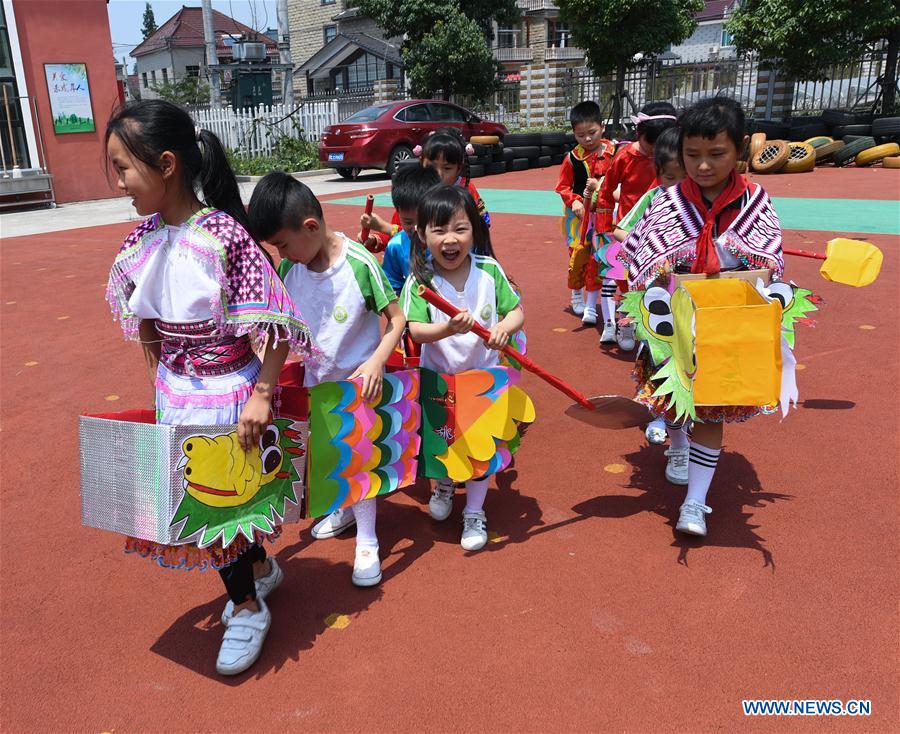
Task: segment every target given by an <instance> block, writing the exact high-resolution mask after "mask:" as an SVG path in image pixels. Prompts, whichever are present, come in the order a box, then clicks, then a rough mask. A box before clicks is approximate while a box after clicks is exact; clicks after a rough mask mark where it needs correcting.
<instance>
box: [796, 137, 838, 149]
mask: <svg viewBox="0 0 900 734" xmlns="http://www.w3.org/2000/svg"><path fill="white" fill-rule="evenodd" d="M803 142H804V143H809V144H810V145H811V146H812V147H813V148H818V147H819V146H820V145H827V144H828V143H833V142H834V138H829V137H828V136H827V135H816V137H814V138H808V139H807V140H804V141H803Z"/></svg>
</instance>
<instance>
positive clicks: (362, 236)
mask: <svg viewBox="0 0 900 734" xmlns="http://www.w3.org/2000/svg"><path fill="white" fill-rule="evenodd" d="M374 206H375V197H374V196H372V194H369V195H368V196H367V197H366V216H369V215H371V214H372V207H374ZM367 239H369V228H368V227H363V230H362V232H360V233H359V241H360V242H362V244H366V240H367Z"/></svg>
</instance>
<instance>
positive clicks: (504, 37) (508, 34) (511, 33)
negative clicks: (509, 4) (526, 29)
mask: <svg viewBox="0 0 900 734" xmlns="http://www.w3.org/2000/svg"><path fill="white" fill-rule="evenodd" d="M521 46H522V29H521V28H519V27H518V26H513V25H501V26H497V48H519V47H521Z"/></svg>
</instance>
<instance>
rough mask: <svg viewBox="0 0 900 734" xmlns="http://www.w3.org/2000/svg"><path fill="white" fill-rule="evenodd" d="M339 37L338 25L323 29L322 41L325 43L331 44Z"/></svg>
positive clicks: (327, 26)
mask: <svg viewBox="0 0 900 734" xmlns="http://www.w3.org/2000/svg"><path fill="white" fill-rule="evenodd" d="M336 35H337V26H336V25H326V26H323V27H322V40H323V41H325V43H326V44H327V43H330V42H331V41H333V40H334V37H335V36H336Z"/></svg>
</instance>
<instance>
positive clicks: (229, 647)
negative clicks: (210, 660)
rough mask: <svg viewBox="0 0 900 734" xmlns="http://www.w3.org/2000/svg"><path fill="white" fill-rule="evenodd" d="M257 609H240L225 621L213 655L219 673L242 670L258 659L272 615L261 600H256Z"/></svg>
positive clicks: (234, 672) (233, 673)
mask: <svg viewBox="0 0 900 734" xmlns="http://www.w3.org/2000/svg"><path fill="white" fill-rule="evenodd" d="M256 603H257V604H258V605H259V611H258V612H251V611H250V610H249V609H242V610H241V611H239V612H238V613H237V614H235V615H234V616H233V617H232V618H231V619H230V620H228V626H227V627H226V628H225V636H224V637H223V638H222V646H221V647H220V648H219V657H218V658H216V672H217V673H219V674H221V675H237V674H238V673H243V672H244V671H245V670H247V668H249V667H250V666H251V665H253V663H255V662H256V660H257V659H258V658H259V654H260V653H261V652H262V646H263V642H265V640H266V634H268V632H269V627H270V626H271V624H272V615H271V614H269V608H268V607H267V606H266V603H265V602H264V601H263V600H262V599H257V600H256Z"/></svg>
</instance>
